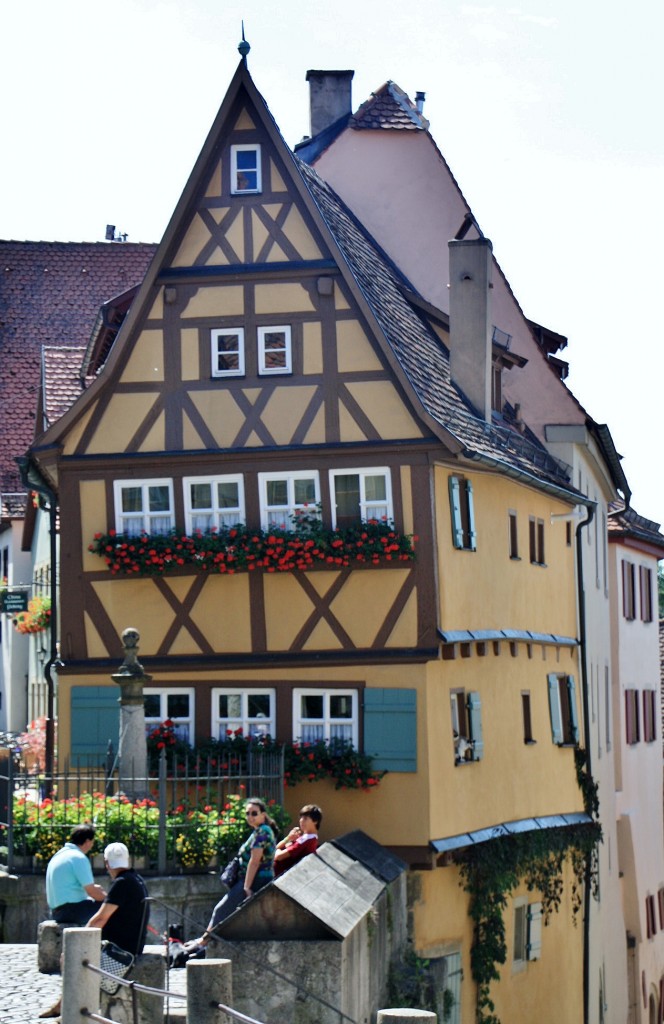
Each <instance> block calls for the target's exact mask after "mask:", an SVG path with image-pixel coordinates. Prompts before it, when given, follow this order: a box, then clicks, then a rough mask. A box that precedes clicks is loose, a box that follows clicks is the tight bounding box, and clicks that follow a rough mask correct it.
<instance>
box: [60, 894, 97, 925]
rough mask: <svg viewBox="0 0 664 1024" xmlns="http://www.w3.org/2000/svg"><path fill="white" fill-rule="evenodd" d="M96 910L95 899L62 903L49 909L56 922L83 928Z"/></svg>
mask: <svg viewBox="0 0 664 1024" xmlns="http://www.w3.org/2000/svg"><path fill="white" fill-rule="evenodd" d="M96 911H97V903H96V901H95V900H81V901H80V903H63V904H61V905H60V906H59V907H56V908H55V910H53V911H51V913H52V914H53V920H54V921H57V922H58V924H71V925H75V926H76V927H78V928H85V926H86V924H87V923H88V921H89V920H90V918H91V917H92V915H93V914H95V913H96Z"/></svg>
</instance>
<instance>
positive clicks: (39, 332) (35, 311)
mask: <svg viewBox="0 0 664 1024" xmlns="http://www.w3.org/2000/svg"><path fill="white" fill-rule="evenodd" d="M156 248H157V247H156V245H149V244H145V243H133V242H123V243H110V244H109V243H108V242H11V241H0V492H5V493H11V492H14V493H16V492H22V491H24V487H23V485H22V483H21V478H20V475H19V472H18V467H17V466H16V464H15V462H14V456H15V455H23V454H24V452H25V451H26V449H27V448H28V447H29V445H30V444H31V443H32V440H33V437H34V431H35V415H36V409H37V390H38V387H39V380H40V359H41V349H42V346H43V345H49V346H58V347H59V346H69V347H71V346H83V347H85V346H86V345H87V344H88V341H89V339H90V335H91V333H92V329H93V327H94V325H95V320H96V317H97V314H98V312H99V307H100V306H101V305H102V303H103V302H105V301H106V300H107V299H108V298H110V297H111V296H113V295H117V294H119V293H120V292H123V291H125V290H126V289H127V288H130V287H131V286H132V285H135V284H138V283H139V282H140V281H142V279H143V277H144V275H145V272H146V270H147V268H148V265H149V263H150V260H151V259H152V256H153V255H154V253H155V251H156ZM78 358H79V357H77V359H78ZM79 365H80V359H79Z"/></svg>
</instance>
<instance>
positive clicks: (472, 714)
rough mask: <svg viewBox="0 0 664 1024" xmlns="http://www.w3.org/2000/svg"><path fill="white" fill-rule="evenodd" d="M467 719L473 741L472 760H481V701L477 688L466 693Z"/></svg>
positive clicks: (482, 742) (482, 746)
mask: <svg viewBox="0 0 664 1024" xmlns="http://www.w3.org/2000/svg"><path fill="white" fill-rule="evenodd" d="M468 720H469V723H470V738H471V740H472V741H473V761H481V760H482V757H483V756H484V740H483V739H482V701H481V700H480V695H479V693H478V692H477V690H471V691H470V693H469V694H468Z"/></svg>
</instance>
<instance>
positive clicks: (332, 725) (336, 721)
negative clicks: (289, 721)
mask: <svg viewBox="0 0 664 1024" xmlns="http://www.w3.org/2000/svg"><path fill="white" fill-rule="evenodd" d="M357 734H358V699H357V690H317V689H311V690H309V689H307V690H293V739H294V740H299V741H300V742H301V743H317V742H318V740H327V741H328V742H330V741H332V742H333V741H334V740H340V741H342V742H344V743H352V744H353V746H354V747H357Z"/></svg>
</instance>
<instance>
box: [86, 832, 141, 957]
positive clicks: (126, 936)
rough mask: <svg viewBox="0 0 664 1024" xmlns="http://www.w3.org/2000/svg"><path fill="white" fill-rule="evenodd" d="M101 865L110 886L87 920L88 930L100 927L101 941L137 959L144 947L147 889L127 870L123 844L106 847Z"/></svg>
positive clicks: (127, 861) (134, 874)
mask: <svg viewBox="0 0 664 1024" xmlns="http://www.w3.org/2000/svg"><path fill="white" fill-rule="evenodd" d="M104 863H105V864H106V870H107V871H108V873H109V875H110V876H111V878H112V880H113V884H112V885H111V888H110V889H109V890H108V895H107V897H106V899H105V900H104V902H103V903H102V905H101V907H100V908H99V910H98V911H97V913H96V914H95V915H94V916H93V917H91V918H90V920H89V921H88V928H101V937H102V939H109V940H110V941H111V942H114V943H115V944H116V946H120V948H121V949H126V950H127V952H128V953H133V954H134V956H137V955H138V954H139V953H142V952H143V946H144V945H145V933H146V930H147V926H148V917H149V904H148V903H147V902H146V900H147V896H148V890H147V888H146V885H145V882H144V881H143V879H142V878H141V876H140V875H139V874H138V873H137V872H136V871H134V869H133V868H130V867H129V850H128V849H127V847H126V846H125V844H124V843H111V844H110V846H107V847H106V849H105V850H104Z"/></svg>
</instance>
